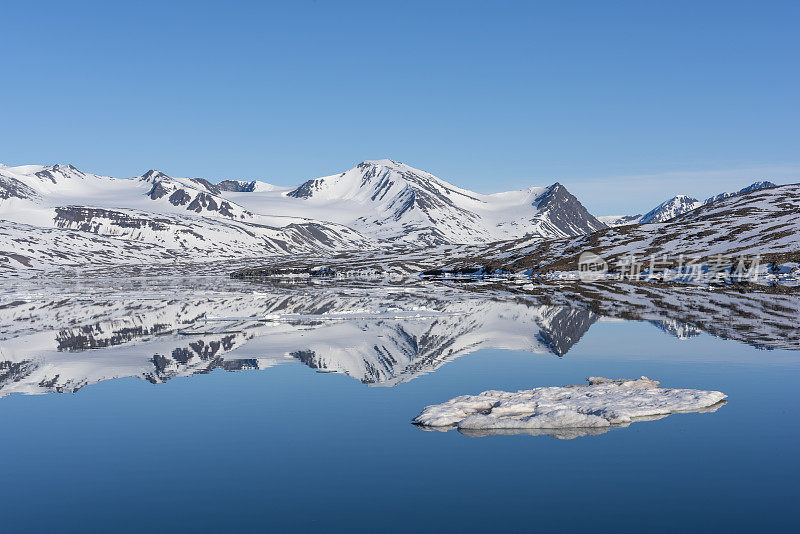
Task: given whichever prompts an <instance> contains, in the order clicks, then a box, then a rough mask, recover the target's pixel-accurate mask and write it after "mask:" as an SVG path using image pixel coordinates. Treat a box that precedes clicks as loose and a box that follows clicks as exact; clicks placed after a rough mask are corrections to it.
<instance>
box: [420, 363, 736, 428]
mask: <svg viewBox="0 0 800 534" xmlns="http://www.w3.org/2000/svg"><path fill="white" fill-rule="evenodd" d="M587 380H588V382H589V385H586V386H563V387H558V386H555V387H538V388H534V389H528V390H521V391H517V392H513V393H512V392H507V391H484V392H483V393H480V394H478V395H462V396H460V397H455V398H453V399H451V400H449V401H447V402H444V403H442V404H434V405H431V406H427V407H426V408H425V409H424V410H422V412H421V413H420V414H419V415H418V416H417V417H416V418H414V420H413V422H414V423H416V424H418V425H421V426H425V427H451V428H452V427H454V426H456V427H458V429H459V430H462V429H463V430H512V429H513V430H526V429H564V428H604V427H606V428H607V427H611V426H627V425H629V424H630V423H632V422H635V421H637V420H643V419H646V418H660V417H665V416H667V415H670V414H673V413H680V412H700V411H706V410H709V409H715V408H716V407H718V405H720V403H721V402H722V401H724V400H725V399H726V398H727V395H725V394H724V393H722V392H720V391H703V390H696V389H661V388H659V386H660V383H659V382H658V381H656V380H651V379H649V378H647V377H645V376H643V377H641V378H639V379H631V380H628V379H608V378H602V377H590V378H588V379H587Z"/></svg>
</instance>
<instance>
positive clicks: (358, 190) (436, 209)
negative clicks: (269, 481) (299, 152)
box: [225, 159, 605, 245]
mask: <svg viewBox="0 0 800 534" xmlns="http://www.w3.org/2000/svg"><path fill="white" fill-rule="evenodd" d="M225 196H226V198H230V199H232V200H235V201H236V202H237V203H240V204H241V205H243V206H245V207H246V208H248V209H249V210H251V211H254V212H259V213H273V214H283V215H288V214H295V215H297V214H301V215H303V216H305V217H309V218H312V219H319V220H325V221H333V222H337V223H340V224H344V225H346V226H348V227H350V228H353V229H354V230H357V231H359V232H360V233H362V234H364V235H368V236H371V237H374V238H377V239H380V240H385V241H389V242H402V243H412V244H416V245H420V244H428V245H439V244H444V243H481V242H490V241H498V240H502V239H508V238H509V236H515V237H540V238H554V237H565V236H571V235H579V234H584V233H589V232H593V231H595V230H598V229H600V228H604V227H605V225H604V224H603V223H601V222H600V221H598V220H597V219H596V218H595V217H593V216H592V215H591V214H589V212H588V211H587V210H586V209H585V208H584V207H583V205H581V203H580V202H579V201H578V200H577V199H576V198H575V197H574V196H572V195H571V194H570V193H569V192H568V191H567V190H566V188H565V187H564V186H563V185H561V184H558V183H556V184H553V185H551V186H550V187H531V188H528V189H523V190H520V191H509V192H505V193H496V194H491V195H484V194H479V193H475V192H472V191H469V190H466V189H462V188H460V187H456V186H454V185H452V184H450V183H448V182H446V181H444V180H442V179H440V178H437V177H436V176H434V175H432V174H430V173H427V172H424V171H421V170H418V169H414V168H413V167H410V166H408V165H405V164H403V163H398V162H396V161H392V160H388V159H382V160H375V161H364V162H362V163H360V164H358V165H357V166H356V167H354V168H352V169H350V170H349V171H346V172H343V173H341V174H336V175H332V176H325V177H322V178H314V179H312V180H308V181H307V182H305V183H304V184H302V185H301V186H299V187H297V188H294V189H292V190H290V191H280V190H278V191H267V192H263V193H260V192H258V191H256V192H253V193H235V192H232V193H228V194H226V195H225Z"/></svg>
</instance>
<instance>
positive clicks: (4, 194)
mask: <svg viewBox="0 0 800 534" xmlns="http://www.w3.org/2000/svg"><path fill="white" fill-rule="evenodd" d="M35 197H36V191H34V190H33V189H31V188H30V187H28V186H27V185H25V184H23V183H22V182H20V181H19V180H17V179H15V178H11V177H10V176H1V175H0V199H8V198H27V199H33V198H35Z"/></svg>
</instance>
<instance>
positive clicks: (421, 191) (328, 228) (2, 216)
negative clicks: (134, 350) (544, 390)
mask: <svg viewBox="0 0 800 534" xmlns="http://www.w3.org/2000/svg"><path fill="white" fill-rule="evenodd" d="M0 220H3V221H6V224H5V225H4V227H3V228H2V229H0V257H2V258H3V259H2V261H0V268H2V267H6V268H19V267H25V266H28V267H34V266H35V267H45V266H47V265H80V264H81V263H100V264H103V263H119V262H124V261H125V258H126V257H128V258H129V259H130V261H132V262H142V261H146V259H147V258H148V257H150V258H151V259H152V260H153V261H175V260H180V259H184V260H192V259H193V260H197V259H220V258H243V257H260V256H265V255H274V254H286V253H318V254H319V253H321V254H325V253H332V252H340V251H347V250H355V249H358V250H365V249H370V250H376V249H378V248H380V247H385V246H388V245H392V244H394V243H401V244H404V245H407V246H414V247H422V246H426V245H440V244H445V243H481V242H488V241H497V240H501V239H509V238H515V237H523V236H524V237H532V238H540V239H541V238H553V237H566V236H574V235H579V234H583V233H587V232H592V231H594V230H597V229H600V228H604V227H605V225H603V224H602V223H601V222H599V221H598V220H597V219H595V218H594V217H593V216H592V215H590V214H589V213H588V212H587V211H586V209H585V208H584V207H583V206H582V205H581V204H580V202H579V201H578V200H577V199H576V198H575V197H573V196H572V195H571V194H570V193H569V192H568V191H567V190H566V188H564V186H562V185H561V184H557V183H556V184H553V185H552V186H550V187H532V188H529V189H525V190H522V191H512V192H507V193H498V194H494V195H482V194H478V193H473V192H471V191H468V190H465V189H461V188H458V187H456V186H454V185H452V184H449V183H447V182H445V181H443V180H440V179H439V178H436V177H435V176H433V175H431V174H429V173H426V172H423V171H419V170H417V169H413V168H411V167H409V166H407V165H403V164H401V163H397V162H394V161H391V160H378V161H365V162H363V163H361V164H359V165H358V166H356V167H355V168H353V169H350V170H349V171H346V172H344V173H341V174H338V175H334V176H328V177H323V178H315V179H313V180H309V181H307V182H305V183H304V184H302V185H301V186H299V187H295V188H287V187H276V186H273V185H271V184H268V183H266V182H260V181H249V182H245V181H238V180H225V181H222V182H219V183H216V184H215V183H212V182H210V181H208V180H205V179H202V178H176V177H171V176H168V175H166V174H165V173H163V172H160V171H157V170H149V171H147V172H146V173H144V174H142V175H141V176H137V177H135V178H131V179H117V178H112V177H108V176H100V175H95V174H91V173H86V172H83V171H81V170H78V169H76V168H75V167H73V166H72V165H52V166H43V165H25V166H19V167H7V166H2V167H0ZM54 230H56V231H55V233H54ZM58 230H66V231H68V232H62V233H59V232H58ZM76 232H77V233H76ZM153 247H155V248H153ZM114 251H116V252H114ZM92 253H96V254H95V255H94V257H92Z"/></svg>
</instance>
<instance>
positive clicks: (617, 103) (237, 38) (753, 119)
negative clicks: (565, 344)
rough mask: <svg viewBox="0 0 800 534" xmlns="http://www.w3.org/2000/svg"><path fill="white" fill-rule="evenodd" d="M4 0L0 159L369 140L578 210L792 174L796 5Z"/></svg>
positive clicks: (252, 164) (242, 150) (298, 152)
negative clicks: (577, 204) (564, 197)
mask: <svg viewBox="0 0 800 534" xmlns="http://www.w3.org/2000/svg"><path fill="white" fill-rule="evenodd" d="M112 4H116V3H111V2H97V3H87V2H53V3H40V2H14V3H6V4H5V5H4V6H3V10H2V14H3V17H2V18H3V31H2V32H0V66H2V83H0V103H2V108H0V112H1V113H2V118H3V126H2V128H0V162H4V163H6V164H11V165H17V164H23V163H55V162H63V163H73V164H75V165H76V166H78V167H79V168H82V169H85V170H88V171H92V172H97V173H101V174H108V175H113V176H120V177H124V176H132V175H136V174H140V173H141V172H143V171H145V170H147V169H149V168H158V169H161V170H163V171H165V172H167V173H168V174H172V175H175V176H203V177H208V178H210V179H214V180H216V179H222V178H233V177H240V178H248V179H250V178H262V179H265V180H267V181H270V182H273V183H277V184H281V185H290V184H296V183H300V182H301V181H303V180H305V179H308V178H311V177H315V176H321V175H326V174H332V173H336V172H340V171H342V170H345V169H347V168H350V167H352V166H353V165H354V164H355V163H358V162H359V161H361V160H364V159H376V158H382V157H389V158H392V159H396V160H399V161H403V162H405V163H408V164H410V165H413V166H415V167H418V168H421V169H425V170H428V171H430V172H433V173H434V174H437V175H438V176H440V177H442V178H444V179H447V180H449V181H452V182H454V183H456V184H458V185H461V186H464V187H468V188H471V189H474V190H477V191H481V192H492V191H497V190H505V189H516V188H522V187H526V186H529V185H547V184H549V183H552V182H554V181H556V180H558V181H561V182H562V183H564V184H565V185H566V186H567V187H568V188H569V189H570V190H572V191H573V192H574V193H576V194H577V195H578V196H579V198H581V200H582V201H583V202H584V203H585V204H586V205H587V206H588V207H589V208H590V209H591V210H593V211H594V212H595V213H622V212H633V211H641V210H643V209H649V208H650V207H652V205H653V204H654V203H657V202H660V201H661V200H663V199H664V198H666V197H668V196H671V195H673V194H675V193H687V194H693V195H696V196H699V197H704V196H708V195H711V194H712V193H715V192H718V191H721V190H732V189H736V188H739V187H741V186H743V185H746V184H747V183H750V182H752V181H754V180H755V179H759V178H763V177H766V178H770V179H773V181H777V182H783V183H786V182H790V181H800V157H799V156H798V153H800V151H799V150H798V149H799V148H800V142H799V141H800V120H799V119H800V109H798V97H797V95H798V94H800V69H798V64H799V63H800V62H799V61H798V60H799V59H800V58H799V57H798V56H799V55H800V54H798V52H800V45H798V38H797V27H798V22H800V3H798V2H785V3H784V2H698V1H692V2H679V1H670V2H586V3H581V2H569V3H567V2H526V3H517V2H452V3H449V2H329V1H322V0H320V1H316V2H311V1H302V0H299V1H296V2H276V3H249V2H224V3H223V2H220V3H214V2H201V1H198V2H187V3H178V2H175V3H166V2H152V3H150V2H137V3H134V2H129V3H124V4H119V5H112Z"/></svg>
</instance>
